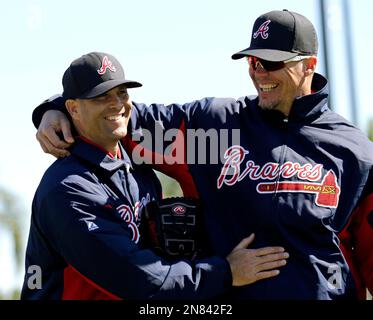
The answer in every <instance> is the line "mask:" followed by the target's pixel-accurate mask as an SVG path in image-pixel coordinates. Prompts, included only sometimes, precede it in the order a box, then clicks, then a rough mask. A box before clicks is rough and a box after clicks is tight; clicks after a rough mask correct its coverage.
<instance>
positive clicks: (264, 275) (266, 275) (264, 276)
mask: <svg viewBox="0 0 373 320" xmlns="http://www.w3.org/2000/svg"><path fill="white" fill-rule="evenodd" d="M279 274H280V270H270V271H262V272H258V273H257V274H256V280H262V279H267V278H272V277H276V276H278V275H279Z"/></svg>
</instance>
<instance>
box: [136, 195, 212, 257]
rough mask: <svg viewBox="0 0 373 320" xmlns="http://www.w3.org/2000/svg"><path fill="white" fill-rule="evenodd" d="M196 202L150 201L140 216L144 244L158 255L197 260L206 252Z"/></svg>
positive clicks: (186, 199) (183, 200) (190, 200)
mask: <svg viewBox="0 0 373 320" xmlns="http://www.w3.org/2000/svg"><path fill="white" fill-rule="evenodd" d="M202 223H203V222H202V212H201V205H200V203H199V201H198V200H197V199H192V198H184V197H174V198H166V199H162V200H160V201H152V202H149V203H148V204H147V205H146V207H145V210H144V212H143V214H142V217H141V226H142V228H141V232H142V233H141V236H142V238H143V244H144V245H145V246H146V247H150V248H152V249H153V250H154V251H155V252H156V253H157V254H158V255H160V256H162V257H164V258H166V259H168V260H176V259H182V258H187V259H190V260H194V259H195V258H196V257H200V256H202V255H203V254H204V252H205V251H206V250H207V247H206V243H207V241H206V239H204V237H205V236H204V232H203V226H202Z"/></svg>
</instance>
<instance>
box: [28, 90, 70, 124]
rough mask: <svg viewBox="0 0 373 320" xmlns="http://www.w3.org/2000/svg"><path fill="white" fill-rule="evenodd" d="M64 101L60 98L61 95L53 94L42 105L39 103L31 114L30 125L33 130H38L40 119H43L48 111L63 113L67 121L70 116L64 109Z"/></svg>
mask: <svg viewBox="0 0 373 320" xmlns="http://www.w3.org/2000/svg"><path fill="white" fill-rule="evenodd" d="M65 101H66V100H65V99H64V98H62V96H61V95H59V94H55V95H53V96H52V97H50V98H48V99H46V100H44V101H43V102H42V103H40V104H39V105H38V106H37V107H36V108H35V109H34V111H33V112H32V123H33V124H34V126H35V128H36V129H37V128H39V125H40V122H41V119H42V118H43V115H44V113H45V112H47V111H48V110H58V111H61V112H63V113H64V114H65V115H66V116H67V117H68V118H69V119H71V118H70V115H69V113H68V112H67V110H66V108H65Z"/></svg>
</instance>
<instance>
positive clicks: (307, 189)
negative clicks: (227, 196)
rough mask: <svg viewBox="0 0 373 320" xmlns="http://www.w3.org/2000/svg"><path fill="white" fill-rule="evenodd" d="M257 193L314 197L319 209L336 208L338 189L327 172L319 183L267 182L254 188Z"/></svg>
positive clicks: (334, 179)
mask: <svg viewBox="0 0 373 320" xmlns="http://www.w3.org/2000/svg"><path fill="white" fill-rule="evenodd" d="M256 190H257V191H258V192H259V193H275V192H302V193H313V194H315V195H316V199H315V202H316V204H317V205H318V206H319V207H327V208H336V207H337V206H338V199H339V193H340V188H339V186H338V184H337V177H336V176H335V174H334V172H333V170H329V171H328V173H327V174H326V175H325V177H324V178H323V180H322V181H321V182H320V183H310V182H282V181H281V182H269V183H259V184H258V185H257V187H256Z"/></svg>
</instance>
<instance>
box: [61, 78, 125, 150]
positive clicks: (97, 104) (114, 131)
mask: <svg viewBox="0 0 373 320" xmlns="http://www.w3.org/2000/svg"><path fill="white" fill-rule="evenodd" d="M66 108H67V109H68V111H69V113H70V115H71V117H72V119H73V122H74V125H75V128H76V130H77V132H78V133H79V135H82V136H84V137H86V138H88V139H89V140H91V141H93V142H95V143H96V144H98V145H100V146H101V147H103V148H104V149H106V150H108V151H110V152H114V151H115V150H116V147H117V144H118V141H119V140H120V139H122V138H124V137H125V136H126V134H127V126H128V121H129V117H130V115H131V109H132V103H131V100H130V98H129V95H128V93H127V88H126V87H125V86H124V85H122V86H118V87H116V88H114V89H111V90H110V91H108V92H106V93H105V94H103V95H101V96H98V97H95V98H92V99H75V100H67V101H66Z"/></svg>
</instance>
